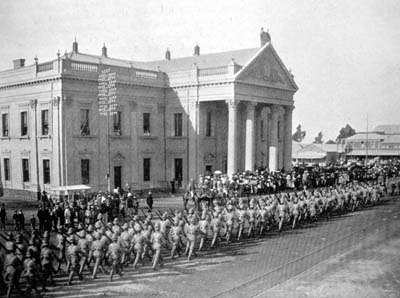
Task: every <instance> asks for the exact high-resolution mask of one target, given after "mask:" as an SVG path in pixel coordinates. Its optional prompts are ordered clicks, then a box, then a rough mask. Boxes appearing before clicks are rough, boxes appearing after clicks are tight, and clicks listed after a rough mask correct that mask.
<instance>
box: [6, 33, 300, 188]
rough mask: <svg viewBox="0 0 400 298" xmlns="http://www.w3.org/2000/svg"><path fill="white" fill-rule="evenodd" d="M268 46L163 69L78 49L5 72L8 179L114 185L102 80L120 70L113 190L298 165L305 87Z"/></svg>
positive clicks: (266, 41) (172, 62)
mask: <svg viewBox="0 0 400 298" xmlns="http://www.w3.org/2000/svg"><path fill="white" fill-rule="evenodd" d="M260 41H261V46H260V47H258V48H251V49H244V50H234V51H229V52H222V53H215V54H205V55H203V54H201V53H200V47H199V46H196V47H195V48H194V53H193V55H192V56H189V57H184V58H177V59H173V58H172V57H171V52H170V51H169V50H167V52H166V53H165V59H163V60H160V61H151V62H137V61H126V60H121V59H114V58H110V57H109V56H108V54H107V48H106V47H105V46H103V48H102V51H101V52H102V53H101V55H98V56H96V55H91V54H85V53H81V52H80V51H79V49H78V43H77V42H76V41H75V42H74V43H73V49H72V52H70V53H66V54H64V55H60V54H58V55H57V57H56V59H54V60H52V61H47V62H44V63H41V62H39V61H38V59H36V60H35V63H34V64H32V65H29V66H25V63H24V62H25V61H24V60H23V59H17V60H15V61H14V69H12V70H6V71H3V72H0V113H1V122H0V168H1V171H0V173H1V174H0V183H1V187H2V188H3V189H4V191H5V192H11V191H19V192H21V193H22V192H24V193H36V192H38V191H43V190H46V191H49V192H51V191H52V189H55V188H57V187H59V186H67V185H76V184H86V185H89V186H91V187H92V189H93V190H106V189H107V179H106V173H107V172H108V157H107V133H106V132H107V121H106V117H104V116H101V115H100V114H99V103H98V98H99V75H100V74H101V73H102V71H103V70H105V69H109V70H110V72H112V73H115V74H116V103H117V106H116V113H114V114H113V115H112V116H111V117H110V119H109V120H110V121H109V131H110V138H109V140H110V168H111V171H110V177H111V184H112V186H113V187H117V186H122V187H125V186H126V185H129V186H130V187H132V188H133V189H148V188H165V187H168V185H169V181H171V180H178V181H181V182H182V185H185V184H187V183H188V182H189V181H190V180H191V179H196V178H197V177H198V175H199V174H203V173H205V172H207V171H210V172H212V171H215V170H221V171H222V172H227V173H228V175H232V173H235V172H237V171H238V170H241V171H243V170H252V169H254V167H255V166H256V165H264V166H268V167H269V168H270V169H271V170H278V169H289V168H290V167H291V160H292V138H291V137H292V111H293V107H294V106H293V102H294V101H293V96H294V93H295V92H296V91H297V86H296V84H295V82H294V80H293V76H292V74H291V73H290V72H289V71H288V70H287V69H286V67H285V66H284V64H283V63H282V61H281V59H280V58H279V56H278V54H277V53H276V51H275V50H274V48H273V46H272V44H271V39H270V35H269V34H268V33H267V32H264V31H263V30H262V32H261V34H260Z"/></svg>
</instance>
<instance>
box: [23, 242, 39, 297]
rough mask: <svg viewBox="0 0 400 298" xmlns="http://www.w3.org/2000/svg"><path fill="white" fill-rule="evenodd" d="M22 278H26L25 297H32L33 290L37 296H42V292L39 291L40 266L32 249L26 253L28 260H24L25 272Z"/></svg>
mask: <svg viewBox="0 0 400 298" xmlns="http://www.w3.org/2000/svg"><path fill="white" fill-rule="evenodd" d="M22 276H23V277H25V278H26V290H25V295H26V296H28V295H30V294H31V291H32V290H34V291H35V293H36V295H40V292H39V290H38V289H37V281H38V276H39V264H38V263H37V260H36V258H35V256H34V254H33V252H32V250H31V249H28V251H27V253H26V258H25V260H24V271H23V274H22Z"/></svg>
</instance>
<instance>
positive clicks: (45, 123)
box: [42, 110, 49, 136]
mask: <svg viewBox="0 0 400 298" xmlns="http://www.w3.org/2000/svg"><path fill="white" fill-rule="evenodd" d="M48 134H49V110H42V136H47V135H48Z"/></svg>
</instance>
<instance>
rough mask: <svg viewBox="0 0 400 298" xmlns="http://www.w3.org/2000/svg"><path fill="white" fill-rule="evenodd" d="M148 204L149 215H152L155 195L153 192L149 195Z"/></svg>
mask: <svg viewBox="0 0 400 298" xmlns="http://www.w3.org/2000/svg"><path fill="white" fill-rule="evenodd" d="M146 203H147V206H148V207H149V213H150V212H151V211H153V194H152V193H151V191H149V193H148V194H147V197H146Z"/></svg>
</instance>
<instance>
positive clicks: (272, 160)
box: [227, 101, 293, 176]
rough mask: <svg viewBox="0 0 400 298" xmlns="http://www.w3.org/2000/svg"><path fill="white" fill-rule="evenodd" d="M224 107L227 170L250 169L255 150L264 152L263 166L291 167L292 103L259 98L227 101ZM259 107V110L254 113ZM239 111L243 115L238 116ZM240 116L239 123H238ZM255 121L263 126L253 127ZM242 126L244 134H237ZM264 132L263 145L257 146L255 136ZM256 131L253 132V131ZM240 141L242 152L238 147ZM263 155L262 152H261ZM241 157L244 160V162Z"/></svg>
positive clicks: (253, 161)
mask: <svg viewBox="0 0 400 298" xmlns="http://www.w3.org/2000/svg"><path fill="white" fill-rule="evenodd" d="M227 107H228V144H227V152H228V154H227V158H228V160H227V165H228V169H227V174H228V175H229V176H231V175H232V174H234V173H236V172H237V171H238V170H239V171H243V170H245V171H247V170H249V171H253V170H254V167H255V165H260V164H261V162H260V161H259V160H257V155H261V154H258V153H259V152H266V153H267V161H268V162H267V164H266V165H267V166H268V168H269V169H270V170H271V171H277V170H281V169H284V170H288V169H290V168H291V151H292V142H291V137H292V110H293V106H284V105H274V104H272V105H268V104H265V103H263V102H258V103H257V102H252V101H227ZM256 110H260V113H256ZM239 111H242V112H243V111H244V112H245V113H244V114H245V115H244V117H239V115H238V113H239ZM240 119H243V120H244V121H243V123H240ZM256 123H262V124H263V127H259V129H256ZM242 126H244V129H243V131H244V135H240V129H239V128H240V127H242ZM261 129H262V130H263V133H262V135H263V136H264V135H265V136H268V141H267V142H266V145H265V148H263V147H257V146H256V144H257V143H258V142H257V140H256V138H260V137H261ZM256 133H257V135H256ZM243 142H244V149H245V150H244V152H241V151H240V148H241V147H242V146H241V143H243ZM263 154H264V155H265V153H263ZM241 160H244V163H243V162H242V164H241V162H240V161H241Z"/></svg>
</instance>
